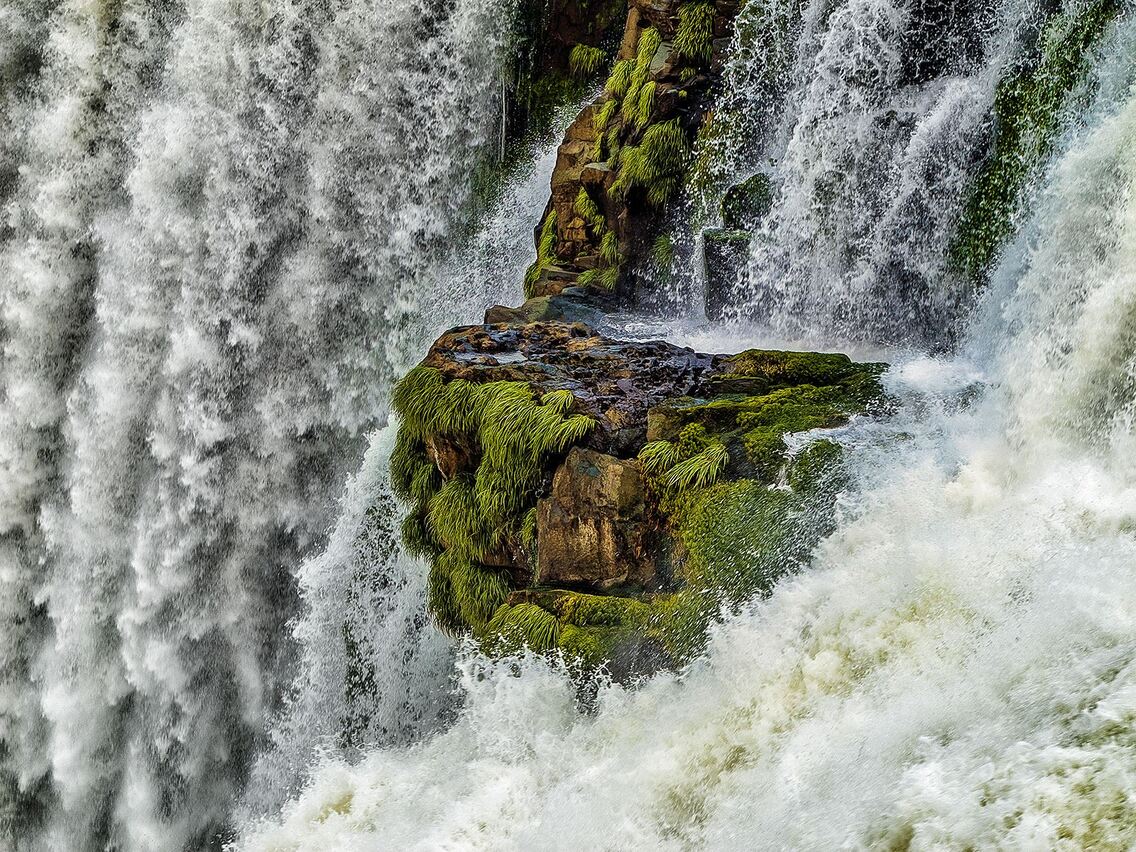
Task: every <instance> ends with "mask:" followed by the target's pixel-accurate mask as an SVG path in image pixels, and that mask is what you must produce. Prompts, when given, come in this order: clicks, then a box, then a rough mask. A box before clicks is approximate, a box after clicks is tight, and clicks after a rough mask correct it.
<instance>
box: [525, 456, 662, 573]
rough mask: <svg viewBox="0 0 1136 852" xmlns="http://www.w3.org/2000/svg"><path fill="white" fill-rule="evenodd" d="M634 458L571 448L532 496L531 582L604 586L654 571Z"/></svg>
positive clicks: (641, 485)
mask: <svg viewBox="0 0 1136 852" xmlns="http://www.w3.org/2000/svg"><path fill="white" fill-rule="evenodd" d="M649 552H650V536H649V529H648V524H647V504H646V483H645V482H644V479H643V473H642V471H641V469H640V467H639V463H638V462H636V461H623V460H620V459H617V458H615V457H614V456H609V455H606V454H604V453H599V452H596V451H594V450H587V449H581V448H579V447H575V448H573V449H572V450H571V451H570V452H569V453H568V457H567V458H566V459H565V460H564V463H563V464H561V465H560V467H559V468H557V470H556V473H555V475H554V476H553V478H552V494H551V495H550V496H549V497H548V498H547V499H544V500H541V501H540V502H539V503H538V504H537V554H538V556H537V571H536V583H537V584H538V585H543V586H561V587H567V588H583V589H591V590H596V591H608V590H611V589H613V588H616V587H621V586H634V587H637V588H644V587H648V586H650V585H651V584H652V583H653V581H654V579H655V573H656V572H655V566H654V563H653V560H652V559H651V557H650V553H649Z"/></svg>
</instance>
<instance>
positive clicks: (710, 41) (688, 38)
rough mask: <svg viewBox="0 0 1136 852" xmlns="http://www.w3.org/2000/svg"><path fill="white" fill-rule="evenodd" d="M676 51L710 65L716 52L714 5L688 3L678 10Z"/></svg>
mask: <svg viewBox="0 0 1136 852" xmlns="http://www.w3.org/2000/svg"><path fill="white" fill-rule="evenodd" d="M674 46H675V50H677V51H678V53H679V55H680V56H684V57H686V58H687V59H694V60H697V61H699V62H704V63H708V62H709V61H710V56H711V54H712V53H713V51H714V4H713V3H706V2H700V3H686V4H685V5H683V6H682V8H680V9H679V10H678V30H677V32H676V33H675V40H674Z"/></svg>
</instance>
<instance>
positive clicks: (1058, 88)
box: [950, 0, 1119, 278]
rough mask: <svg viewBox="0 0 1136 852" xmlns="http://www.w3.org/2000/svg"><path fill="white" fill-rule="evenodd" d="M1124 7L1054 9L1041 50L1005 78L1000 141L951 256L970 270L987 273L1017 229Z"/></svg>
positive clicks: (997, 107)
mask: <svg viewBox="0 0 1136 852" xmlns="http://www.w3.org/2000/svg"><path fill="white" fill-rule="evenodd" d="M1118 11H1119V3H1118V2H1117V0H1094V2H1090V3H1088V4H1087V5H1086V6H1085V7H1084V9H1083V10H1082V11H1081V12H1079V13H1077V14H1075V15H1064V14H1057V15H1054V16H1053V17H1051V18H1050V19H1049V20H1048V21H1047V22H1046V24H1045V27H1044V28H1043V30H1042V33H1041V35H1040V38H1039V40H1038V48H1037V50H1036V51H1035V52H1034V54H1033V55H1031V56H1030V57H1028V59H1027V60H1026V62H1025V63H1024V64H1023V65H1022V66H1021V67H1019V68H1018V69H1016V70H1015V71H1013V72H1012V73H1010V74H1009V75H1008V76H1007V77H1006V78H1005V79H1004V80H1003V81H1002V82H1001V83H1000V84H999V86H998V91H997V94H996V96H995V99H994V119H995V128H994V143H993V147H992V149H991V152H990V155H989V156H988V157H987V159H986V162H985V163H984V164H983V166H982V168H981V169H980V171H979V173H978V176H977V178H976V179H975V181H974V183H973V184H972V186H971V187H970V189H969V191H968V193H967V197H966V201H965V203H964V207H963V212H962V216H961V218H960V220H959V224H958V228H957V231H956V234H955V238H954V240H953V242H952V245H951V251H950V254H951V260H952V262H953V264H954V265H955V267H956V268H957V269H958V270H959V271H960V272H962V273H963V274H965V275H967V276H969V277H971V278H977V277H979V276H981V275H982V274H983V273H984V271H985V270H986V269H987V268H988V267H989V265H990V263H991V261H992V260H993V258H994V255H995V253H996V252H997V251H998V249H999V247H1000V246H1001V244H1002V242H1003V241H1004V240H1005V238H1006V237H1007V236H1008V235H1009V233H1010V231H1011V230H1012V228H1013V223H1014V219H1015V218H1016V217H1017V215H1018V210H1019V206H1020V203H1021V193H1022V190H1023V188H1024V186H1025V184H1026V182H1027V180H1028V179H1029V177H1030V176H1031V175H1032V174H1033V173H1034V172H1035V171H1036V170H1037V168H1038V167H1039V166H1040V165H1041V163H1042V162H1043V161H1044V160H1045V158H1046V157H1047V156H1048V154H1049V153H1050V151H1051V150H1052V148H1053V144H1054V141H1055V139H1056V137H1057V135H1058V131H1059V129H1060V128H1059V124H1060V118H1061V114H1062V109H1063V108H1064V107H1065V106H1066V103H1067V101H1068V99H1069V94H1070V92H1072V91H1073V90H1074V88H1075V87H1076V86H1077V84H1078V83H1079V82H1080V81H1081V80H1082V78H1083V77H1084V74H1085V71H1086V69H1087V68H1088V65H1089V58H1090V55H1091V50H1092V47H1093V45H1094V44H1096V42H1097V41H1098V40H1099V39H1100V37H1101V35H1102V33H1103V32H1104V30H1105V28H1106V27H1107V26H1108V24H1109V23H1111V21H1112V20H1113V19H1114V18H1115V17H1116V14H1117V12H1118Z"/></svg>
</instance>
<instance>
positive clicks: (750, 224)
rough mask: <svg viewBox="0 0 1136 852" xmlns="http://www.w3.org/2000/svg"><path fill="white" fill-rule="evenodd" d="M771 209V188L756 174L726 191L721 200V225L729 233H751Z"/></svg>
mask: <svg viewBox="0 0 1136 852" xmlns="http://www.w3.org/2000/svg"><path fill="white" fill-rule="evenodd" d="M772 207H773V186H772V184H770V182H769V178H767V177H766V176H765V175H763V174H762V173H761V172H758V173H757V174H755V175H754V176H753V177H751V178H749V179H747V180H745V181H743V182H742V183H739V184H736V185H735V186H731V187H730V188H729V189H728V190H726V195H725V197H724V198H723V199H722V225H723V226H724V227H725V228H726V229H727V230H731V231H752V230H753V229H754V228H756V227H757V226H758V225H759V224H761V220H762V219H764V218H765V217H766V216H767V215H769V211H770V209H772Z"/></svg>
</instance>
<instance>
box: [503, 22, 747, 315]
mask: <svg viewBox="0 0 1136 852" xmlns="http://www.w3.org/2000/svg"><path fill="white" fill-rule="evenodd" d="M738 5H739V4H738V3H735V2H727V0H719V2H716V3H713V2H707V0H702V2H689V0H686V2H684V0H632V2H631V3H630V4H629V9H628V15H627V22H626V28H625V30H624V36H623V42H622V44H621V47H620V50H619V53H618V56H617V58H616V63H615V65H614V67H613V68H612V71H611V74H610V76H609V77H608V79H607V81H606V83H605V84H604V90H603V94H602V95H601V96H600V97H599V98H598V99H597V100H596V101H595V102H594V103H592V104H591V105H589V106H588V107H587V108H586V109H585V110H584V111H583V112H582V113H580V115H579V116H578V117H577V119H576V120H575V122H573V124H572V125H571V126H570V127H569V128H568V131H567V133H566V134H565V138H564V142H563V143H562V144H561V146H560V148H559V150H558V152H557V162H556V168H555V170H554V172H553V176H552V187H551V189H552V195H551V198H550V200H549V204H548V207H547V208H546V210H545V214H544V216H543V218H542V221H541V223H540V225H538V227H537V229H536V244H537V250H538V251H537V261H536V263H534V264H533V266H532V268H531V269H530V270H529V273H528V275H527V276H526V282H525V283H526V295H527V296H553V295H557V294H558V293H560V292H561V291H562V290H564V289H565V288H567V287H573V286H583V287H591V288H596V289H601V290H606V291H609V292H613V293H615V294H616V295H618V296H621V297H629V296H631V295H634V293H635V290H636V287H637V282H636V281H635V280H634V277H633V275H632V272H633V270H634V269H635V268H636V265H637V263H638V262H639V261H641V260H642V259H643V258H645V257H647V256H649V255H650V254H652V252H651V248H652V247H653V240H655V239H656V238H657V237H658V236H659V235H658V234H657V229H658V223H659V217H660V213H661V212H662V210H663V209H664V208H665V206H666V205H667V203H668V202H669V201H671V200H672V199H673V198H674V197H676V196H677V194H678V192H679V190H680V188H681V186H682V184H683V181H684V179H685V175H686V172H687V170H688V168H689V167H690V164H691V153H692V148H693V143H694V140H695V137H696V136H697V134H698V132H699V130H700V128H701V127H702V125H703V123H704V122H705V120H706V117H707V115H708V114H709V111H710V107H711V103H712V94H713V89H714V85H715V83H716V81H717V77H718V72H719V71H720V67H721V61H722V51H723V49H724V47H725V45H726V43H727V42H728V36H729V34H730V32H731V30H732V25H733V18H734V16H735V14H736V13H737V9H738Z"/></svg>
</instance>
